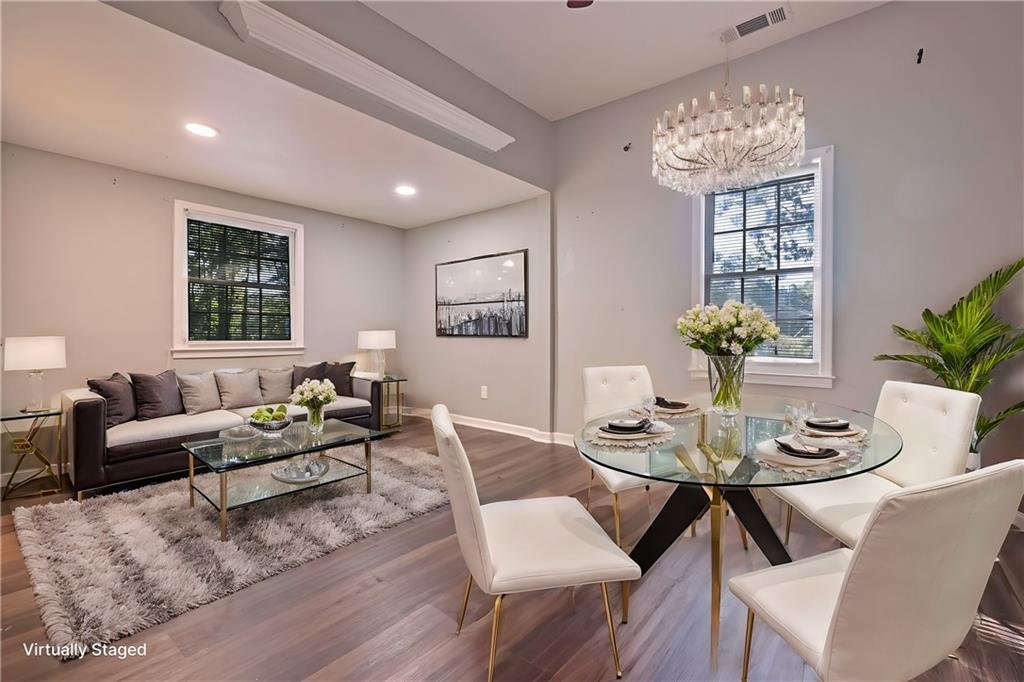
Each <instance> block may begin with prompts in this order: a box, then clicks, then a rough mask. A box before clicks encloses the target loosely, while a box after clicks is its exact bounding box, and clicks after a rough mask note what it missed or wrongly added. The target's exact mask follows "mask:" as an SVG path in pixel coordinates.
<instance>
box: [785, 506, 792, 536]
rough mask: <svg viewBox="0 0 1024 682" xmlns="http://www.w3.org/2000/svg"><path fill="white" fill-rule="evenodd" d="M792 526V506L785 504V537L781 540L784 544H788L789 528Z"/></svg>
mask: <svg viewBox="0 0 1024 682" xmlns="http://www.w3.org/2000/svg"><path fill="white" fill-rule="evenodd" d="M792 527H793V506H792V505H789V504H787V505H786V539H785V540H784V541H783V544H784V545H789V530H790V528H792Z"/></svg>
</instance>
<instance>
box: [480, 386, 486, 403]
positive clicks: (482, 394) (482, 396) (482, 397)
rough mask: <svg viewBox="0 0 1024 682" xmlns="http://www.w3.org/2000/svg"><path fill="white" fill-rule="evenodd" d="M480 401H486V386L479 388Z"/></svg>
mask: <svg viewBox="0 0 1024 682" xmlns="http://www.w3.org/2000/svg"><path fill="white" fill-rule="evenodd" d="M480 400H487V387H486V386H481V387H480Z"/></svg>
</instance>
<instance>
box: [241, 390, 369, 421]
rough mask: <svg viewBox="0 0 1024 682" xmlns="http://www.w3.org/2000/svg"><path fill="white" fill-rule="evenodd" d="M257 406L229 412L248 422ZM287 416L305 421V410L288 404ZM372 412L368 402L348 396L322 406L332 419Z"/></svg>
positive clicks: (359, 415)
mask: <svg viewBox="0 0 1024 682" xmlns="http://www.w3.org/2000/svg"><path fill="white" fill-rule="evenodd" d="M257 407H259V405H252V406H250V407H240V408H238V409H233V410H230V411H231V412H233V413H234V414H236V415H238V416H239V417H241V418H242V419H245V420H248V419H249V416H250V415H252V413H253V412H254V411H255V410H256V408H257ZM285 407H286V409H287V411H288V416H289V417H291V418H292V419H294V420H296V421H301V420H305V418H306V408H305V407H299V406H298V405H292V404H291V403H288V404H287V405H286V406H285ZM372 411H373V407H372V406H371V405H370V401H368V400H363V399H362V398H350V397H348V396H339V397H338V399H337V400H335V401H334V402H332V403H328V404H327V405H324V416H325V417H331V418H334V419H346V418H348V417H361V416H363V415H368V414H370V412H372Z"/></svg>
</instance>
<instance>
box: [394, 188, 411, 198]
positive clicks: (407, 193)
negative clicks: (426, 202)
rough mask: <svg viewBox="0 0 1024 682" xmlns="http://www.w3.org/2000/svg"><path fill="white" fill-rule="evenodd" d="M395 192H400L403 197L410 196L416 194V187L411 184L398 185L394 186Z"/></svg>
mask: <svg viewBox="0 0 1024 682" xmlns="http://www.w3.org/2000/svg"><path fill="white" fill-rule="evenodd" d="M395 193H396V194H401V195H402V196H403V197H411V196H412V195H413V194H416V188H415V187H413V186H412V185H399V186H398V187H395Z"/></svg>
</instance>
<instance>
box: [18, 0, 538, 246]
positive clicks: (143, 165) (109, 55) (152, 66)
mask: <svg viewBox="0 0 1024 682" xmlns="http://www.w3.org/2000/svg"><path fill="white" fill-rule="evenodd" d="M0 7H2V12H3V17H2V24H3V35H2V39H3V43H2V51H3V54H2V57H3V93H2V94H3V121H2V124H3V139H4V140H5V141H9V142H13V143H16V144H21V145H25V146H28V147H35V148H37V149H43V150H47V151H52V152H57V153H60V154H67V155H70V156H75V157H79V158H83V159H89V160H92V161H99V162H102V163H108V164H113V165H116V166H121V167H124V168H128V169H131V170H137V171H142V172H146V173H154V174H157V175H163V176H167V177H171V178H176V179H180V180H186V181H189V182H195V183H200V184H203V185H211V186H214V187H220V188H222V189H227V190H231V191H235V192H241V193H244V194H251V195H255V196H259V197H264V198H267V199H274V200H277V201H283V202H287V203H292V204H298V205H301V206H308V207H310V208H316V209H321V210H324V211H329V212H332V213H338V214H342V215H347V216H351V217H354V218H362V219H364V220H370V221H374V222H379V223H384V224H387V225H395V226H397V227H404V228H408V227H416V226H420V225H425V224H429V223H432V222H436V221H438V220H443V219H446V218H451V217H455V216H459V215H465V214H467V213H472V212H475V211H480V210H484V209H487V208H493V207H495V206H502V205H506V204H510V203H513V202H516V201H521V200H525V199H528V198H531V197H534V196H538V195H539V194H541V193H543V190H541V189H538V188H537V187H534V186H533V185H530V184H527V183H525V182H522V181H521V180H518V179H516V178H513V177H511V176H508V175H505V174H504V173H501V172H499V171H496V170H494V169H492V168H489V167H487V166H484V165H482V164H479V163H477V162H475V161H472V160H470V159H467V158H465V157H463V156H460V155H458V154H456V153H454V152H452V151H449V150H447V149H445V148H443V147H440V146H438V145H435V144H433V143H431V142H428V141H426V140H423V139H422V138H419V137H416V136H414V135H411V134H409V133H407V132H405V131H403V130H400V129H398V128H395V127H393V126H391V125H388V124H386V123H383V122H381V121H378V120H377V119H374V118H371V117H369V116H366V115H365V114H362V113H360V112H357V111H354V110H352V109H350V108H348V107H346V106H344V105H341V104H338V103H337V102H335V101H333V100H330V99H327V98H324V97H321V96H320V95H316V94H314V93H312V92H309V91H308V90H305V89H302V88H300V87H298V86H295V85H293V84H291V83H288V82H286V81H284V80H281V79H278V78H276V77H274V76H271V75H269V74H267V73H265V72H263V71H260V70H257V69H255V68H253V67H250V66H248V65H246V64H243V63H241V62H239V61H236V60H234V59H232V58H230V57H227V56H225V55H223V54H220V53H219V52H215V51H213V50H210V49H208V48H205V47H203V46H200V45H198V44H196V43H193V42H191V41H189V40H186V39H185V38H182V37H180V36H178V35H176V34H173V33H170V32H168V31H165V30H163V29H161V28H157V27H156V26H153V25H151V24H148V23H146V22H144V21H142V20H140V19H137V18H135V17H132V16H130V15H128V14H126V13H124V12H121V11H119V10H116V9H114V8H112V7H109V6H107V5H103V4H100V3H93V2H90V3H60V4H52V3H12V2H4V3H2V5H0ZM187 121H200V122H203V123H207V124H209V125H212V126H214V127H216V128H218V129H220V130H221V135H220V136H219V137H217V138H213V139H204V138H199V137H195V136H193V135H190V134H189V133H187V132H185V130H184V128H183V126H184V124H185V123H186V122H187ZM398 183H409V184H412V185H414V186H416V187H417V188H418V190H419V193H418V194H417V195H416V196H415V197H411V198H401V197H399V196H397V195H396V194H395V193H394V187H395V185H397V184H398Z"/></svg>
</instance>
